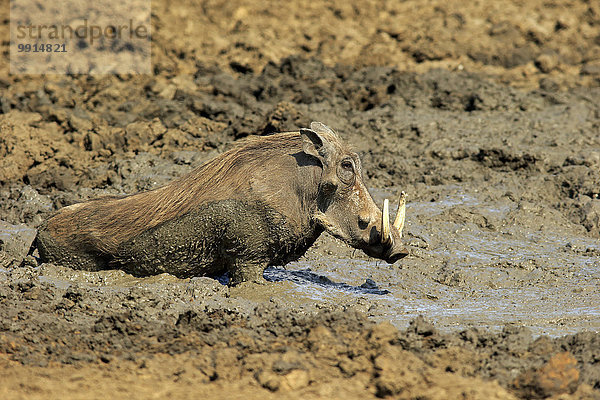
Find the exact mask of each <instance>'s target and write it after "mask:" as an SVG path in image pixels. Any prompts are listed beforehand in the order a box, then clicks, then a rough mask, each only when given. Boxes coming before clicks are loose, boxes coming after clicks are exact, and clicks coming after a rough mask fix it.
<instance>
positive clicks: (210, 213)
mask: <svg viewBox="0 0 600 400" xmlns="http://www.w3.org/2000/svg"><path fill="white" fill-rule="evenodd" d="M381 221H382V214H381V211H380V210H379V208H378V207H377V206H376V205H375V204H374V202H373V200H372V198H371V196H370V194H369V193H368V191H367V189H366V187H365V185H364V183H363V179H362V170H361V164H360V160H359V158H358V156H357V155H356V153H354V152H352V151H351V150H350V149H349V148H348V147H347V146H346V145H345V144H344V143H343V142H342V141H340V140H339V138H338V136H337V134H335V133H334V132H333V131H332V130H330V129H329V128H328V127H326V126H325V125H323V124H320V123H313V124H312V125H311V129H302V130H300V131H299V132H286V133H280V134H275V135H271V136H267V137H257V138H251V139H247V140H246V141H244V143H242V144H241V145H239V146H237V147H236V148H234V149H232V150H230V151H228V152H226V153H224V154H222V155H220V156H219V157H216V158H214V159H213V160H211V161H209V162H207V163H206V164H204V165H202V166H200V167H198V168H196V169H195V170H193V171H192V172H191V173H189V174H188V175H185V176H183V177H181V178H179V179H177V180H175V181H173V182H171V183H169V184H167V185H165V186H163V187H160V188H158V189H155V190H151V191H147V192H142V193H138V194H134V195H131V196H125V197H105V198H100V199H95V200H92V201H89V202H85V203H79V204H74V205H71V206H68V207H65V208H63V209H62V210H60V211H59V212H58V213H57V214H55V215H54V216H52V217H51V218H50V219H48V220H47V221H46V223H45V224H44V225H43V226H42V228H41V229H40V232H39V234H38V238H37V244H38V248H39V251H40V255H41V257H42V259H43V260H44V261H48V262H54V263H58V264H62V265H65V266H69V267H72V268H75V269H84V270H100V269H122V270H124V271H126V272H129V273H131V274H133V275H137V276H146V275H153V274H159V273H164V272H168V273H171V274H173V275H175V276H178V277H191V276H207V275H208V276H214V275H218V274H221V273H224V272H226V271H228V272H229V273H230V277H231V282H232V283H234V284H235V283H239V282H242V281H247V280H254V281H257V280H261V279H262V273H263V270H264V268H266V267H267V266H271V265H284V264H286V263H288V262H290V261H293V260H296V259H298V258H299V257H300V256H301V255H303V254H304V253H305V252H306V250H307V249H308V248H309V247H310V246H311V245H312V244H313V243H314V241H315V240H316V239H317V238H318V237H319V235H320V234H321V233H322V232H323V231H325V230H327V231H328V232H330V233H331V234H333V235H334V236H336V237H338V238H340V239H342V240H344V241H345V242H347V243H348V244H349V245H351V246H353V247H356V248H359V249H362V250H364V251H365V253H367V254H369V255H371V256H374V257H378V258H382V259H385V260H387V261H388V262H394V261H396V260H397V259H399V258H401V257H403V256H405V255H406V251H405V250H404V248H403V247H402V245H401V240H400V237H401V233H400V232H399V231H398V230H397V229H395V228H392V239H393V240H392V243H387V244H382V243H381V242H382V241H381V237H380V229H379V227H381Z"/></svg>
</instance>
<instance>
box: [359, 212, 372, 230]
mask: <svg viewBox="0 0 600 400" xmlns="http://www.w3.org/2000/svg"><path fill="white" fill-rule="evenodd" d="M372 220H373V218H371V216H370V215H359V216H358V227H359V228H360V229H367V228H368V227H369V225H370V224H371V221H372Z"/></svg>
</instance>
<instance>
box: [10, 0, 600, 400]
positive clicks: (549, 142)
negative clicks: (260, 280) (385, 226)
mask: <svg viewBox="0 0 600 400" xmlns="http://www.w3.org/2000/svg"><path fill="white" fill-rule="evenodd" d="M5 3H6V2H5ZM425 4H426V3H422V2H410V1H409V2H402V3H397V4H396V3H393V4H390V3H388V2H385V5H384V4H380V2H377V1H375V2H368V3H364V5H363V4H362V3H361V6H360V7H358V6H352V5H351V4H350V3H347V2H338V1H333V2H311V5H310V6H307V5H305V4H300V3H298V4H296V3H294V2H292V3H290V6H289V7H287V8H285V9H283V7H280V6H275V5H273V4H268V3H265V4H264V5H262V4H261V5H259V4H254V2H217V1H208V2H203V3H202V4H197V3H193V2H176V3H173V2H153V10H154V11H153V66H154V74H153V75H148V76H144V75H141V76H140V75H138V76H102V77H89V76H46V77H39V76H14V75H9V74H8V68H7V63H8V60H7V59H6V60H5V59H2V60H1V61H0V67H1V68H0V71H1V75H0V106H1V108H0V110H1V112H0V220H1V221H2V222H1V223H0V240H1V242H0V245H1V247H0V365H1V368H0V382H1V383H0V397H2V398H59V397H60V398H81V397H82V396H83V395H85V396H87V397H89V398H105V397H106V395H107V393H111V394H114V395H116V396H121V397H124V396H128V397H134V398H148V397H151V396H157V397H189V396H192V395H197V394H198V393H202V394H203V395H205V396H208V397H210V398H225V397H226V398H235V397H242V396H243V397H248V396H257V397H258V396H261V397H263V398H276V397H277V398H282V397H283V398H324V397H331V398H371V397H392V398H431V399H446V398H458V397H463V398H472V399H491V398H502V399H506V398H550V397H551V398H561V399H562V398H564V399H566V398H599V397H600V353H599V350H598V349H600V333H599V332H600V291H599V289H598V287H599V284H600V199H599V197H598V195H599V193H600V64H599V63H600V41H599V39H598V38H600V7H599V6H598V4H597V3H596V2H593V1H554V2H542V1H529V2H526V4H521V3H520V2H509V3H506V2H496V1H488V2H482V3H481V4H480V3H476V4H472V5H468V6H466V5H464V3H462V2H447V1H446V2H437V1H433V2H428V3H427V5H425ZM182 21H183V23H182ZM7 24H8V20H6V21H3V22H2V25H0V28H1V29H3V31H5V32H8V28H7ZM474 37H477V38H478V39H477V40H473V38H474ZM2 49H3V52H7V51H8V50H7V49H8V43H3V44H2ZM313 120H316V121H322V122H324V123H326V124H327V125H329V126H331V127H333V128H335V129H336V130H337V131H338V132H339V134H340V136H341V137H342V138H343V139H344V140H345V141H347V142H349V143H350V144H351V145H352V146H353V147H354V149H355V150H356V151H357V152H358V153H359V155H360V156H361V159H362V163H363V170H364V171H365V180H366V183H367V185H368V186H369V187H370V188H371V193H372V195H373V198H374V199H375V202H376V203H377V204H378V205H379V206H381V204H382V203H383V199H384V198H390V199H398V196H399V194H400V192H401V191H405V192H407V193H408V194H409V198H408V203H407V222H406V226H405V236H404V240H405V241H406V244H407V247H408V248H409V249H410V255H409V256H408V257H406V258H404V259H402V260H400V261H398V262H397V263H396V264H394V265H388V264H385V263H383V262H380V261H376V260H374V259H371V258H369V257H367V256H365V255H364V254H362V253H361V252H359V251H354V250H353V249H351V248H349V247H347V246H346V245H344V244H342V243H340V242H338V241H336V240H335V239H333V238H331V237H329V236H327V235H323V236H321V238H319V240H318V241H317V242H316V243H315V245H314V246H313V247H312V248H311V249H310V250H309V251H308V253H307V254H306V255H305V256H304V257H302V258H301V259H300V260H299V261H297V262H294V263H290V264H288V265H287V266H285V267H272V268H268V269H267V270H266V271H265V273H264V277H265V279H266V280H267V283H265V284H262V285H258V284H242V285H240V286H236V287H228V286H226V285H225V284H224V283H225V282H226V280H227V277H226V276H223V277H221V278H220V279H219V280H215V279H210V278H191V279H178V278H176V277H174V276H171V275H168V274H162V275H157V276H153V277H149V278H136V277H133V276H130V275H128V274H126V273H124V272H121V271H101V272H85V271H75V270H72V269H69V268H67V267H65V266H61V265H54V264H41V263H40V262H39V258H37V256H38V254H37V252H36V249H35V246H34V247H32V248H31V249H29V246H28V244H30V243H32V239H33V234H32V232H35V231H33V229H35V228H37V227H38V226H40V224H41V223H42V221H43V220H44V219H45V218H47V217H48V216H49V215H51V213H53V212H54V211H56V210H57V209H59V208H61V207H64V206H67V205H70V204H74V203H76V202H79V201H83V200H87V199H91V198H95V197H99V196H105V195H119V194H129V193H134V192H138V191H142V190H148V189H152V188H156V187H159V186H161V185H164V184H165V183H167V182H169V181H171V180H172V179H174V178H175V177H178V176H181V175H183V174H185V173H187V172H189V171H191V169H192V168H194V167H196V166H198V165H200V164H202V163H203V162H205V161H207V160H209V159H211V158H212V157H214V156H216V155H218V154H221V153H222V152H223V151H225V150H227V149H228V148H230V147H231V146H232V145H233V144H235V142H236V141H238V140H240V139H242V138H244V137H247V136H248V135H251V134H258V135H268V134H271V133H273V132H279V131H285V130H296V129H298V128H300V127H306V126H308V125H309V124H310V122H311V121H313ZM393 203H394V201H392V204H391V208H392V209H394V208H395V207H394V206H395V204H393ZM29 250H31V251H29Z"/></svg>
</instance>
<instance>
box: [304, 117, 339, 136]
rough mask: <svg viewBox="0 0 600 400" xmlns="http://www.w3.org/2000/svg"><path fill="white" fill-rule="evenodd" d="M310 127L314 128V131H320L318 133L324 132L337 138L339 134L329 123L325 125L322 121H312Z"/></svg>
mask: <svg viewBox="0 0 600 400" xmlns="http://www.w3.org/2000/svg"><path fill="white" fill-rule="evenodd" d="M310 129H312V130H313V131H315V132H318V133H324V134H326V135H331V136H333V137H334V138H336V139H337V134H336V133H335V132H334V131H333V129H331V128H330V127H328V126H327V125H325V124H324V123H322V122H317V121H313V122H311V123H310Z"/></svg>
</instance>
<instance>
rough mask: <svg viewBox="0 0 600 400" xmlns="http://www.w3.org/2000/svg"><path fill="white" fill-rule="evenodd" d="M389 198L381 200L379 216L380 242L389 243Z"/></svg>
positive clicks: (390, 239) (390, 238)
mask: <svg viewBox="0 0 600 400" xmlns="http://www.w3.org/2000/svg"><path fill="white" fill-rule="evenodd" d="M389 203H390V202H389V200H388V199H385V200H384V201H383V214H382V217H381V243H383V244H389V243H390V242H391V241H392V237H391V236H390V212H389V208H390V206H389Z"/></svg>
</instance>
